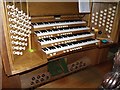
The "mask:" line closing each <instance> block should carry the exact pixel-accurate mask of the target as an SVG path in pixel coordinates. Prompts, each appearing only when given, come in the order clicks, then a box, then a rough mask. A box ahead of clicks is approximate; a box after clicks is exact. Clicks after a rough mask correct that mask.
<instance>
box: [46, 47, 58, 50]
mask: <svg viewBox="0 0 120 90" xmlns="http://www.w3.org/2000/svg"><path fill="white" fill-rule="evenodd" d="M47 48H48V49H50V50H52V49H56V48H55V47H54V46H51V47H47Z"/></svg>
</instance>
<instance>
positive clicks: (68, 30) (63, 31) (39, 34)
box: [37, 27, 90, 37]
mask: <svg viewBox="0 0 120 90" xmlns="http://www.w3.org/2000/svg"><path fill="white" fill-rule="evenodd" d="M89 29H90V28H89V27H84V28H75V29H67V30H62V31H59V30H58V31H53V32H47V33H41V32H40V33H38V34H37V36H38V37H39V36H45V35H51V34H58V33H65V32H73V31H80V30H89Z"/></svg>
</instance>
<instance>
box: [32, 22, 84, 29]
mask: <svg viewBox="0 0 120 90" xmlns="http://www.w3.org/2000/svg"><path fill="white" fill-rule="evenodd" d="M82 23H86V22H85V21H74V22H60V23H52V24H49V23H48V24H42V25H33V27H34V28H43V27H51V26H60V25H69V24H82Z"/></svg>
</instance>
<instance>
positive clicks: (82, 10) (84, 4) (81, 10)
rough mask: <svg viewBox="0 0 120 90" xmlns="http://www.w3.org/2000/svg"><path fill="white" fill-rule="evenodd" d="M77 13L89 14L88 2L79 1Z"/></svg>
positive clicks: (86, 0) (84, 0)
mask: <svg viewBox="0 0 120 90" xmlns="http://www.w3.org/2000/svg"><path fill="white" fill-rule="evenodd" d="M78 3H79V13H90V5H89V0H79V2H78Z"/></svg>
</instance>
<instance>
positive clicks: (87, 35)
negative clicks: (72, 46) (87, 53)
mask: <svg viewBox="0 0 120 90" xmlns="http://www.w3.org/2000/svg"><path fill="white" fill-rule="evenodd" d="M89 36H94V34H92V33H91V34H85V35H79V36H73V37H67V38H61V39H55V40H50V41H45V42H40V43H41V45H45V44H51V43H55V42H61V41H66V40H70V39H75V38H76V39H77V38H85V37H89Z"/></svg>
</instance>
